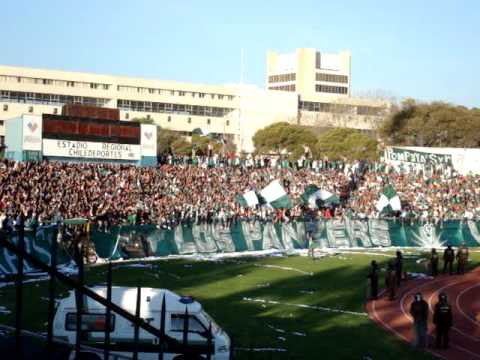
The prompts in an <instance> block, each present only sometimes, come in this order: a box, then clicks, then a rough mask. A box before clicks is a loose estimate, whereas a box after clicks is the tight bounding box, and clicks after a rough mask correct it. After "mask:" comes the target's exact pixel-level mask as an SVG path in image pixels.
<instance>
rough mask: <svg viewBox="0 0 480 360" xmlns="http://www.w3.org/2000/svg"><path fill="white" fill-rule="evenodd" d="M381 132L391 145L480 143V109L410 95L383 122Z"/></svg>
mask: <svg viewBox="0 0 480 360" xmlns="http://www.w3.org/2000/svg"><path fill="white" fill-rule="evenodd" d="M379 135H380V137H382V138H383V140H384V141H385V142H386V143H387V144H389V145H405V146H439V147H479V146H480V112H479V111H478V110H477V109H471V110H470V109H468V108H466V107H464V106H454V105H451V104H447V103H443V102H432V103H425V104H419V103H417V102H415V101H414V100H413V99H407V100H405V101H404V102H403V103H402V104H401V105H400V107H399V109H398V110H397V111H395V112H394V113H392V115H391V116H390V117H388V118H387V120H386V121H385V122H384V123H383V124H382V125H381V127H380V128H379Z"/></svg>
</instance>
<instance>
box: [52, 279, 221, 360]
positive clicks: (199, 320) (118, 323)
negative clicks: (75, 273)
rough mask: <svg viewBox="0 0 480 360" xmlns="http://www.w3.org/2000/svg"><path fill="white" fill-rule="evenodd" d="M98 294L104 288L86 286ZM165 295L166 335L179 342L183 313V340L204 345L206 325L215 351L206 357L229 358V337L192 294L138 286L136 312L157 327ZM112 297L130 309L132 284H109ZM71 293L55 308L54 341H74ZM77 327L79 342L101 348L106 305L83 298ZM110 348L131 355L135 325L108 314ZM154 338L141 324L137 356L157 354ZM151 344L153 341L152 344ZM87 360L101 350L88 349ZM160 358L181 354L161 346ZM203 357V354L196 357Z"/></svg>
mask: <svg viewBox="0 0 480 360" xmlns="http://www.w3.org/2000/svg"><path fill="white" fill-rule="evenodd" d="M91 290H93V291H94V292H95V293H97V294H98V295H100V296H102V297H104V298H106V296H107V288H106V287H93V288H91ZM164 296H165V309H166V312H165V334H166V335H167V336H169V337H171V338H173V339H176V340H178V341H179V343H180V344H181V343H182V342H183V341H184V324H185V323H186V319H185V316H186V315H185V314H186V311H187V313H188V332H187V335H188V336H187V343H188V345H189V346H192V347H195V348H196V349H205V350H206V349H207V348H208V346H207V345H208V335H209V328H210V327H211V334H212V340H211V344H212V346H213V348H214V353H213V354H212V356H211V359H215V360H227V359H229V358H230V338H229V336H228V335H227V334H226V333H225V332H224V331H223V330H222V329H221V328H220V327H219V326H218V325H217V324H216V322H215V321H214V320H213V319H212V318H211V317H210V316H209V315H208V314H207V313H206V312H205V311H204V310H203V308H202V305H201V304H200V303H199V302H197V301H195V300H194V299H193V298H192V297H182V296H179V295H177V294H175V293H173V292H172V291H170V290H166V289H154V288H142V289H141V298H140V304H141V305H140V317H141V318H142V319H143V320H144V321H146V322H147V323H149V324H150V325H152V326H154V327H155V328H158V329H159V328H160V319H161V309H162V301H163V298H164ZM112 302H113V303H115V304H116V305H118V306H120V307H122V308H123V309H125V310H127V311H129V312H130V313H132V314H135V310H136V302H137V289H136V288H130V287H112ZM75 304H76V302H75V293H74V292H73V291H71V292H70V294H69V296H68V297H66V298H64V299H62V300H61V301H60V303H59V305H58V307H57V311H56V314H55V319H54V330H53V331H54V336H55V338H56V339H59V340H67V341H68V342H69V343H71V344H75V340H76V329H77V326H76V323H77V313H76V306H75ZM83 309H84V311H83V314H82V321H81V330H82V334H83V336H84V339H82V344H84V345H87V346H89V347H92V348H99V349H101V348H102V346H103V345H104V337H105V329H106V323H107V322H106V310H105V307H104V306H103V305H101V304H99V303H98V302H96V301H94V300H93V299H90V298H88V299H87V298H86V297H85V298H84V301H83ZM110 324H111V333H110V339H111V340H110V344H111V345H110V351H111V355H112V356H111V358H112V359H114V358H115V355H121V356H131V355H132V352H133V349H134V347H135V344H134V341H133V340H134V324H133V323H132V322H130V321H129V320H127V319H125V318H123V317H121V316H119V315H117V314H115V313H114V312H112V313H111V322H110ZM158 343H159V339H158V337H156V336H154V335H153V334H150V333H149V332H147V331H145V330H143V329H140V331H139V342H138V345H137V346H138V358H139V359H145V360H148V359H158ZM155 345H156V346H155ZM89 355H90V356H89V357H88V358H89V359H90V358H91V359H103V358H102V357H101V356H100V355H98V354H94V353H91V354H89ZM164 359H165V360H180V359H185V358H184V357H183V355H182V354H180V353H178V349H174V348H172V347H169V346H168V345H167V346H166V347H165V353H164ZM198 359H206V355H202V356H200V357H198Z"/></svg>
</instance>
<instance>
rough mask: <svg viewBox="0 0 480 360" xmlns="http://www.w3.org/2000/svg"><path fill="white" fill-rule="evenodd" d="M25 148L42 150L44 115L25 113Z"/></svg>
mask: <svg viewBox="0 0 480 360" xmlns="http://www.w3.org/2000/svg"><path fill="white" fill-rule="evenodd" d="M22 132H23V147H22V148H23V150H30V151H41V150H42V117H41V116H38V115H23V129H22Z"/></svg>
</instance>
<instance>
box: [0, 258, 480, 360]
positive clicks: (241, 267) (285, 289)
mask: <svg viewBox="0 0 480 360" xmlns="http://www.w3.org/2000/svg"><path fill="white" fill-rule="evenodd" d="M383 254H384V255H391V254H393V253H383ZM421 256H422V255H421V254H407V258H406V261H405V264H406V270H407V271H424V270H425V269H424V268H423V267H422V266H421V265H419V264H417V263H416V260H417V259H418V258H419V257H421ZM471 257H472V260H473V261H472V262H471V263H470V266H474V265H477V264H479V263H480V254H479V253H473V254H472V256H471ZM373 259H376V260H377V261H378V262H379V263H380V264H381V266H382V267H384V265H385V263H386V262H387V261H388V260H389V258H388V257H387V256H382V254H379V255H372V254H361V253H357V254H351V253H348V254H346V253H344V254H340V255H335V256H329V257H325V258H321V259H318V260H312V259H311V258H306V257H302V256H290V257H266V258H237V259H225V260H223V261H215V262H213V261H194V260H168V261H165V260H162V261H156V262H149V263H148V264H151V266H149V267H146V268H135V267H126V266H125V264H123V265H121V264H118V265H116V269H115V271H114V273H113V276H114V283H115V285H123V286H136V285H137V284H141V285H142V286H148V287H157V288H160V287H161V288H168V289H171V290H173V291H175V292H177V293H179V294H189V295H193V296H194V297H195V298H196V299H198V300H199V301H200V302H201V303H202V305H203V306H204V308H205V309H206V310H207V312H209V313H210V314H211V315H212V316H213V317H214V318H215V319H216V320H217V321H218V323H219V324H220V325H221V326H222V327H223V328H224V329H225V330H226V331H227V333H228V334H230V335H231V336H232V337H233V339H234V341H235V345H236V347H237V348H240V349H238V350H237V352H236V354H235V355H236V356H235V358H236V359H361V358H362V356H364V355H366V354H370V355H371V357H372V358H373V359H375V360H378V359H432V358H433V357H432V356H430V355H428V354H425V353H421V352H417V351H415V350H413V349H412V348H411V347H410V346H409V345H407V344H405V343H403V342H401V341H400V340H398V339H396V338H395V337H393V336H391V335H389V334H387V333H386V332H384V331H383V330H382V329H380V328H378V327H377V326H376V325H375V324H374V323H373V322H372V321H370V319H369V318H368V317H367V316H365V314H364V312H365V309H364V301H365V295H366V278H365V276H366V273H367V271H368V266H369V264H370V261H371V260H373ZM285 268H290V269H285ZM105 276H106V267H105V266H96V267H93V268H90V269H88V270H87V273H86V281H87V283H89V284H92V285H93V284H100V283H102V282H104V281H105ZM382 280H383V279H382ZM382 280H381V281H382ZM381 284H383V282H381ZM47 285H48V282H38V283H32V284H28V285H25V305H26V308H27V309H28V311H26V312H25V313H24V321H25V323H26V326H27V327H28V329H31V330H36V331H42V332H43V331H45V330H46V326H45V325H46V319H47V317H46V313H47V301H46V300H47V299H46V297H47ZM63 292H65V289H64V290H63ZM246 298H249V299H262V300H269V301H276V302H278V304H271V303H262V302H253V301H250V300H246ZM0 304H1V305H2V306H5V307H6V308H7V309H10V310H13V309H14V304H15V289H14V288H13V287H5V288H0ZM298 304H303V305H311V306H320V307H325V308H329V309H337V310H346V311H351V312H356V313H359V314H349V313H341V312H333V311H328V310H327V309H323V310H320V309H313V308H307V307H297V306H295V305H298ZM0 323H3V324H10V325H13V324H14V313H13V311H12V313H10V314H1V313H0ZM247 348H274V349H285V350H286V351H284V352H269V351H263V352H260V351H259V352H254V353H253V352H249V351H247V350H246V349H247Z"/></svg>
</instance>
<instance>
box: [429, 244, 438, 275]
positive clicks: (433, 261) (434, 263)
mask: <svg viewBox="0 0 480 360" xmlns="http://www.w3.org/2000/svg"><path fill="white" fill-rule="evenodd" d="M430 271H431V273H432V276H437V275H438V253H437V250H436V249H435V248H434V249H432V253H431V254H430Z"/></svg>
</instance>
